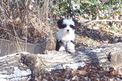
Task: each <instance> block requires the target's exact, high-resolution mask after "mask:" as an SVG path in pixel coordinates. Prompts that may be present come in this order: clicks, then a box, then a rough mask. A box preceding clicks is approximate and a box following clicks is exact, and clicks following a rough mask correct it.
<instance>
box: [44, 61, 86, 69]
mask: <svg viewBox="0 0 122 81" xmlns="http://www.w3.org/2000/svg"><path fill="white" fill-rule="evenodd" d="M85 65H86V63H85V62H79V63H70V64H63V65H57V66H55V67H53V68H46V69H45V70H47V71H51V70H55V69H66V68H70V69H73V70H74V71H75V70H77V68H78V67H79V66H81V67H84V66H85Z"/></svg>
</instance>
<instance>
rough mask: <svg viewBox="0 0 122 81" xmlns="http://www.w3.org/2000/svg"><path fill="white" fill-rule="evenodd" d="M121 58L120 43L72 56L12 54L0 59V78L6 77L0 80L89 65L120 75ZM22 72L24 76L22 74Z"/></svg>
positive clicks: (53, 52) (52, 52)
mask: <svg viewBox="0 0 122 81" xmlns="http://www.w3.org/2000/svg"><path fill="white" fill-rule="evenodd" d="M121 58H122V43H115V44H108V45H103V46H100V47H97V48H91V49H86V50H81V51H78V52H77V53H74V54H70V53H67V52H57V51H48V52H47V53H46V54H30V53H26V54H25V53H18V54H12V55H7V56H4V57H0V60H1V62H0V76H3V75H4V76H6V77H0V78H1V79H0V80H2V79H7V80H14V79H17V80H18V81H19V80H20V78H21V80H20V81H22V80H27V79H30V78H29V76H31V77H32V76H33V75H34V76H33V77H35V76H36V77H38V76H39V75H41V74H43V73H45V71H46V70H50V69H51V68H53V69H57V67H59V66H62V67H63V68H67V66H68V67H69V68H73V69H77V68H78V67H79V66H82V67H83V66H84V65H86V64H89V63H91V64H92V65H93V66H95V67H99V66H101V67H104V69H106V70H107V69H108V68H109V67H113V68H114V69H115V70H116V71H117V72H120V73H121V70H120V69H121V67H122V63H121V62H122V59H121ZM73 64H74V65H75V66H74V67H72V66H70V65H73ZM83 64H84V65H83ZM16 70H19V71H20V72H21V74H18V75H16V76H15V74H16ZM29 70H31V72H29ZM22 72H25V73H26V74H22ZM10 76H11V77H10Z"/></svg>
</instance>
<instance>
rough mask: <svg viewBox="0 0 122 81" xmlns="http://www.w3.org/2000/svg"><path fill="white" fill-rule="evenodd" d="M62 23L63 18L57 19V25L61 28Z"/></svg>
mask: <svg viewBox="0 0 122 81" xmlns="http://www.w3.org/2000/svg"><path fill="white" fill-rule="evenodd" d="M62 23H63V18H62V19H60V20H58V21H57V25H58V27H59V28H61V26H62Z"/></svg>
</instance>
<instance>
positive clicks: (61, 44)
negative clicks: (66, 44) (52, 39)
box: [56, 40, 63, 51]
mask: <svg viewBox="0 0 122 81" xmlns="http://www.w3.org/2000/svg"><path fill="white" fill-rule="evenodd" d="M61 46H63V42H62V41H61V40H60V41H58V40H57V41H56V51H59V49H60V47H61Z"/></svg>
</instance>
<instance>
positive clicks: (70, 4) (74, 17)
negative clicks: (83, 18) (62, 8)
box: [69, 0, 75, 18]
mask: <svg viewBox="0 0 122 81" xmlns="http://www.w3.org/2000/svg"><path fill="white" fill-rule="evenodd" d="M69 5H70V7H71V9H72V13H73V16H74V18H75V11H74V9H73V7H72V3H71V0H69Z"/></svg>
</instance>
